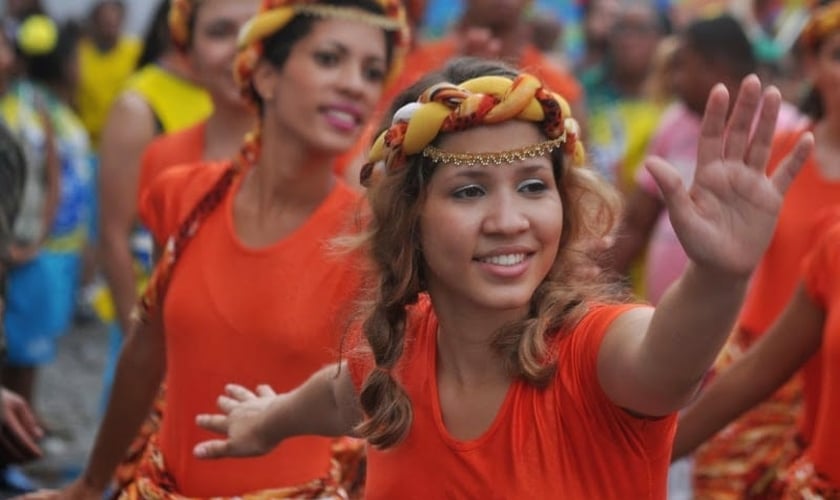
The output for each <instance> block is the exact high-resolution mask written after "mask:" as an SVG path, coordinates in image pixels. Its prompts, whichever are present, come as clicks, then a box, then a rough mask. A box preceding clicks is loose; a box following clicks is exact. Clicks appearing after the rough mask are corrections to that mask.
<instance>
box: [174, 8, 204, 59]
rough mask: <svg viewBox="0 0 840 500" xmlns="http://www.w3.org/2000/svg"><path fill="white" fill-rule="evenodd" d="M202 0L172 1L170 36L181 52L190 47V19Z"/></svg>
mask: <svg viewBox="0 0 840 500" xmlns="http://www.w3.org/2000/svg"><path fill="white" fill-rule="evenodd" d="M199 1H200V0H172V3H171V4H170V5H169V18H168V21H169V36H170V38H171V39H172V43H174V44H175V46H176V47H178V49H180V50H186V49H187V47H189V45H190V19H192V16H193V12H194V11H195V7H196V4H197V3H198V2H199Z"/></svg>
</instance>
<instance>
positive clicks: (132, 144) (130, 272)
mask: <svg viewBox="0 0 840 500" xmlns="http://www.w3.org/2000/svg"><path fill="white" fill-rule="evenodd" d="M169 7H170V2H169V1H168V0H166V1H163V2H161V3H160V5H159V6H158V9H157V11H156V12H155V14H154V17H153V19H152V23H151V25H150V26H149V29H148V31H147V35H146V38H145V41H144V52H143V54H142V55H141V57H140V60H139V64H143V66H142V67H140V68H139V69H138V71H137V72H136V73H135V74H134V75H133V76H132V77H131V78H130V79H129V81H128V82H127V83H126V86H125V89H124V90H123V91H122V92H121V93H120V95H119V96H118V97H117V99H116V101H115V102H114V105H113V106H112V107H111V110H110V112H109V114H108V118H107V120H106V122H105V127H104V129H103V131H102V137H101V142H100V145H99V191H98V193H99V221H100V227H99V244H100V246H99V251H100V259H101V262H100V263H101V265H102V269H103V274H104V276H105V279H106V282H107V284H108V289H109V291H110V295H108V294H105V293H100V294H99V295H98V296H97V297H95V298H94V306H95V308H96V310H97V312H98V313H99V316H100V317H101V318H102V319H103V320H104V321H105V322H106V324H108V325H109V332H110V333H109V336H110V350H109V360H108V367H107V368H106V373H105V382H104V384H105V390H104V394H105V395H106V396H107V394H108V391H109V386H110V374H111V373H112V372H113V366H114V363H115V362H116V358H117V354H118V353H119V349H120V345H121V343H122V336H123V333H124V332H125V331H127V328H128V325H129V322H130V320H129V316H130V313H131V309H132V307H134V304H135V302H136V300H137V297H138V293H137V290H138V287H140V286H142V285H143V283H144V281H145V279H146V276H147V275H148V273H149V272H150V270H151V265H152V262H151V261H152V245H153V244H152V238H151V235H150V234H149V232H148V231H147V230H146V229H144V228H143V227H142V226H141V225H140V224H139V222H138V220H137V204H136V200H137V189H138V182H139V176H140V161H141V158H142V155H143V151H144V150H145V148H146V146H148V145H149V143H151V141H152V140H153V139H154V138H155V137H157V136H159V135H160V134H163V133H169V132H176V131H178V130H183V129H185V128H187V127H190V126H192V125H195V124H197V123H199V122H200V121H202V120H204V119H206V118H207V117H208V116H209V115H210V113H211V112H212V108H213V106H212V102H211V100H210V96H209V95H208V94H207V92H206V91H205V90H204V89H202V88H201V87H200V86H199V85H198V84H197V83H196V81H195V79H194V75H193V70H192V68H191V67H190V63H189V58H188V55H187V54H186V53H185V52H184V51H183V50H181V49H180V48H178V47H177V46H176V45H174V44H173V43H172V40H171V38H170V33H169V20H168V19H169ZM103 292H104V291H103Z"/></svg>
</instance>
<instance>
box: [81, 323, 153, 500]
mask: <svg viewBox="0 0 840 500" xmlns="http://www.w3.org/2000/svg"><path fill="white" fill-rule="evenodd" d="M141 336H142V338H141ZM162 337H163V336H162V333H160V332H151V331H149V330H148V329H146V328H144V329H140V330H138V331H134V332H132V333H130V334H128V335H127V338H126V342H125V344H124V346H123V349H122V352H121V353H120V359H119V362H118V364H117V370H116V374H115V378H114V386H113V390H112V396H111V399H110V401H109V403H108V408H107V410H106V413H105V417H104V419H103V421H102V424H101V426H100V428H99V432H98V433H97V436H96V442H95V444H94V447H93V451H92V452H91V457H90V459H89V461H88V464H87V467H86V469H85V472H84V475H83V477H82V480H83V481H84V482H85V483H86V485H87V486H88V487H90V488H93V489H95V490H97V491H104V489H105V488H106V487H107V485H108V484H109V482H110V481H111V477H112V476H113V474H114V471H115V470H116V468H117V466H118V465H119V463H120V462H121V461H122V460H123V458H124V457H125V453H126V451H127V450H128V447H129V445H130V444H131V441H132V440H133V439H134V437H135V436H136V434H137V432H138V431H139V429H140V426H141V424H142V423H143V421H144V420H145V419H146V417H147V416H148V414H149V412H150V411H151V408H152V403H153V401H154V398H155V396H156V395H157V392H158V389H159V387H160V384H161V381H162V380H163V374H164V372H165V348H164V346H163V338H162Z"/></svg>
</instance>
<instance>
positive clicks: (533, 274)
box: [420, 121, 563, 311]
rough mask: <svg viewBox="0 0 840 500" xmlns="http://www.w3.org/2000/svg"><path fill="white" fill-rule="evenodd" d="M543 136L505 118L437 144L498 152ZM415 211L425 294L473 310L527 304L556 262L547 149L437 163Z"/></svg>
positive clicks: (557, 222)
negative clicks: (496, 162) (483, 161)
mask: <svg viewBox="0 0 840 500" xmlns="http://www.w3.org/2000/svg"><path fill="white" fill-rule="evenodd" d="M544 140H545V137H544V136H543V135H542V134H541V133H540V132H539V130H538V129H537V127H535V126H534V125H533V124H531V123H527V122H521V121H510V122H505V123H503V124H500V125H495V126H485V127H477V128H474V129H469V130H466V131H463V132H457V133H453V134H451V135H448V136H446V137H444V138H443V139H442V140H441V143H440V148H441V149H443V150H445V151H452V152H476V153H479V152H498V151H509V150H514V149H518V148H522V147H527V146H530V145H532V144H535V143H538V142H541V141H544ZM420 217H421V218H420V238H421V247H422V252H423V259H424V262H425V276H426V283H427V287H428V290H429V293H430V294H431V295H432V298H433V299H434V300H435V301H438V300H442V301H445V302H446V303H448V304H452V305H453V306H455V307H463V308H467V309H464V310H472V311H475V310H486V311H490V310H493V311H499V310H515V309H520V308H524V307H527V305H528V304H529V302H530V300H531V297H532V295H533V294H534V291H535V290H536V289H537V287H538V286H539V285H540V283H542V281H543V280H544V279H545V278H546V276H547V275H548V273H549V271H550V270H551V268H552V266H553V265H554V261H555V258H556V257H557V251H558V248H559V244H560V236H561V234H562V232H563V204H562V200H561V199H560V193H559V191H558V189H557V184H556V180H555V177H554V169H553V167H552V162H551V159H550V158H549V157H548V156H542V157H537V158H530V159H524V160H520V161H516V162H514V163H511V164H508V165H503V166H490V167H484V166H460V167H458V166H450V165H440V166H439V167H438V168H437V169H435V171H434V173H433V174H432V177H431V179H430V180H429V184H428V186H427V194H426V199H425V202H424V205H423V208H422V210H421V216H420Z"/></svg>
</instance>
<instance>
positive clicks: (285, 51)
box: [249, 0, 396, 113]
mask: <svg viewBox="0 0 840 500" xmlns="http://www.w3.org/2000/svg"><path fill="white" fill-rule="evenodd" d="M317 3H321V4H326V5H335V6H337V7H356V8H359V9H362V10H366V11H368V12H373V13H375V14H384V13H385V11H384V10H383V9H382V7H380V6H379V4H378V3H376V2H375V1H374V0H322V1H319V2H317ZM319 19H320V18H315V17H313V16H308V15H297V16H295V17H294V18H293V19H292V20H291V21H289V23H288V24H287V25H286V26H284V27H283V28H282V29H280V30H277V31H276V32H274V33H272V34H271V36H269V37H268V38H266V39H265V40H264V41H263V54H262V57H263V59H265V60H266V61H268V62H270V63H271V64H272V65H273V66H274V67H276V68H282V67H283V66H284V65H285V64H286V61H287V60H288V59H289V55H290V54H291V53H292V48H293V47H294V46H295V44H296V43H297V42H298V41H299V40H301V39H302V38H304V37H305V36H306V35H308V34H309V33H310V32H311V31H312V26H313V25H314V24H315V23H316V22H317V21H318V20H319ZM385 43H386V63H387V65H388V67H390V66H391V64H392V62H393V58H394V48H395V46H396V35H395V34H393V33H390V32H388V33H387V36H386V39H385ZM249 94H250V96H249V97H250V98H251V99H252V101H253V102H255V103H256V104H257V108H258V109H259V110H260V113H262V107H263V103H262V98H260V96H259V94H258V93H257V91H256V89H254V88H253V85H252V86H251V88H250V91H249Z"/></svg>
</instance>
